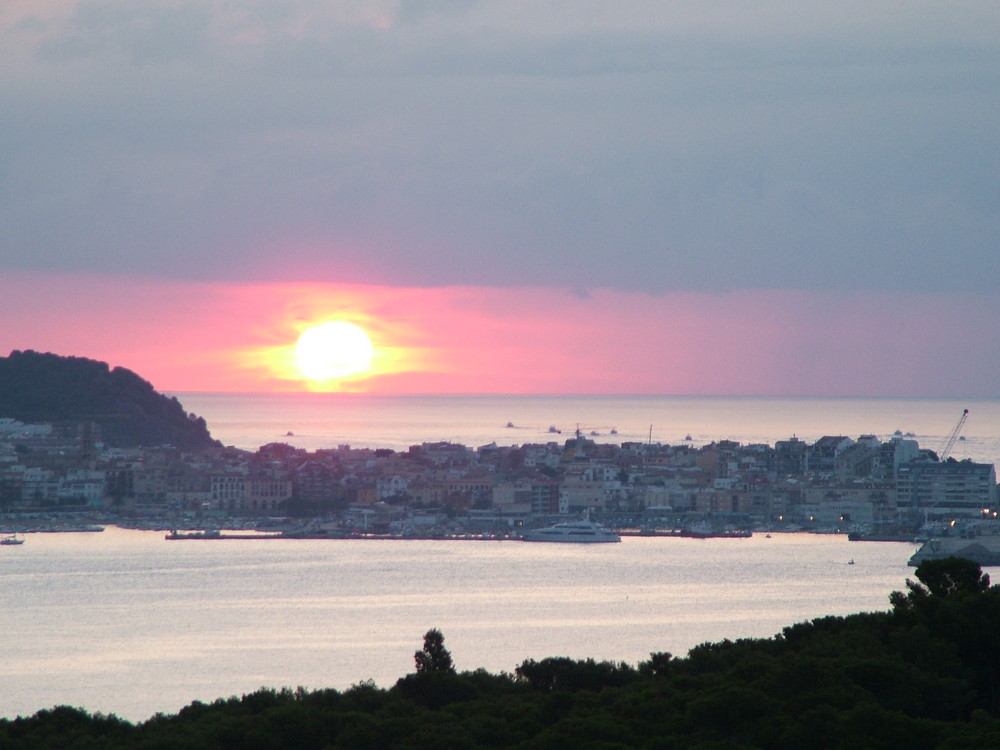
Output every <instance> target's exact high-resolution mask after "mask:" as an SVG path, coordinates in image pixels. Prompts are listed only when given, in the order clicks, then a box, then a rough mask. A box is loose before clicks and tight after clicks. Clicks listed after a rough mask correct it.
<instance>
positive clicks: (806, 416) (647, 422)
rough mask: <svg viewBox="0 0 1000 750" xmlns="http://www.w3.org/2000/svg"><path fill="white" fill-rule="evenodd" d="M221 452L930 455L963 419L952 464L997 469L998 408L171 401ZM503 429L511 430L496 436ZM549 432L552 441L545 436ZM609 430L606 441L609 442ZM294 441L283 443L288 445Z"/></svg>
mask: <svg viewBox="0 0 1000 750" xmlns="http://www.w3.org/2000/svg"><path fill="white" fill-rule="evenodd" d="M177 397H178V399H179V400H180V401H181V403H182V404H183V405H184V407H185V408H186V409H187V410H188V411H191V412H194V413H196V414H198V415H199V416H202V417H204V418H205V419H206V421H207V422H208V426H209V429H210V430H211V431H212V434H213V435H214V436H215V437H216V438H218V439H220V440H222V441H223V442H224V443H225V444H226V445H235V446H237V447H240V448H244V449H247V450H256V449H257V448H258V447H259V446H261V445H264V444H265V443H269V442H275V441H282V442H288V443H291V444H293V445H296V446H298V447H301V448H307V449H309V450H315V449H317V448H333V447H336V446H337V445H339V444H349V445H352V446H354V447H370V448H392V449H395V450H405V449H406V448H408V447H409V446H410V445H414V444H419V443H421V442H424V441H436V440H450V441H453V442H458V443H463V444H465V445H470V446H478V445H486V444H488V443H491V442H496V443H498V444H500V445H512V444H523V443H538V442H547V441H550V440H559V441H562V440H565V439H566V438H567V437H571V436H572V434H573V433H574V431H575V430H576V429H577V428H578V427H579V429H580V430H581V432H583V434H585V435H588V436H590V435H591V433H597V434H596V435H595V436H594V439H596V440H598V441H600V442H615V443H620V442H624V441H642V442H646V441H648V440H652V441H654V442H660V443H671V444H676V443H680V442H682V441H684V439H685V438H686V437H687V436H690V437H691V438H692V441H691V442H692V443H694V444H695V445H703V444H705V443H709V442H712V441H714V440H727V439H728V440H736V441H738V442H741V443H744V444H747V443H768V444H772V445H773V444H774V443H775V442H776V441H778V440H785V439H787V438H789V437H792V436H797V437H799V438H800V439H802V440H806V441H815V440H816V439H818V438H820V437H822V436H824V435H846V436H848V437H852V438H857V437H858V436H859V435H863V434H874V435H877V436H879V437H880V438H882V439H883V440H886V439H888V438H890V437H891V436H892V434H893V433H894V432H895V431H897V430H899V431H900V432H902V433H908V434H909V433H912V437H913V438H914V439H915V440H917V441H919V442H920V445H921V447H923V448H931V449H933V450H939V449H940V448H942V447H943V445H944V443H945V441H946V440H947V437H948V435H949V434H950V432H951V431H952V429H953V428H954V427H955V424H956V423H957V421H958V419H959V417H960V416H961V414H962V410H963V409H969V418H968V420H967V422H966V425H965V428H964V430H963V432H962V436H963V438H964V439H963V440H961V441H960V442H958V443H956V444H955V447H954V451H953V454H952V455H953V456H954V457H955V458H972V459H973V460H976V461H984V462H987V463H996V462H997V460H998V459H1000V400H968V401H958V400H950V399H881V398H863V399H854V398H778V397H773V398H750V397H735V396H734V397H683V396H375V395H369V394H343V393H304V394H267V395H248V394H199V393H180V394H177ZM508 423H511V424H512V425H513V426H512V427H507V426H506V425H507V424H508ZM550 427H555V428H556V429H558V430H560V431H561V434H553V433H550V432H549V428H550ZM612 430H614V431H615V434H612ZM289 432H291V433H293V434H292V435H288V434H287V433H289Z"/></svg>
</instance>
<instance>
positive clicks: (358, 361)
mask: <svg viewBox="0 0 1000 750" xmlns="http://www.w3.org/2000/svg"><path fill="white" fill-rule="evenodd" d="M374 355H375V348H374V347H373V346H372V342H371V339H370V338H368V334H367V333H365V332H364V330H363V329H362V328H361V327H359V326H356V325H355V324H354V323H348V322H346V321H342V320H331V321H327V322H325V323H319V324H317V325H314V326H310V327H309V328H307V329H305V330H304V331H303V332H302V333H301V334H300V335H299V338H298V341H297V342H296V343H295V363H296V366H297V367H298V369H299V372H300V373H301V375H302V377H303V378H306V379H307V380H312V381H316V382H323V381H328V380H337V379H339V378H348V377H352V376H355V375H361V374H364V373H365V372H367V371H368V369H369V368H370V367H371V364H372V357H373V356H374Z"/></svg>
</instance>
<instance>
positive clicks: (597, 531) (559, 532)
mask: <svg viewBox="0 0 1000 750" xmlns="http://www.w3.org/2000/svg"><path fill="white" fill-rule="evenodd" d="M621 540H622V538H621V537H620V536H618V534H616V533H615V532H613V531H611V530H610V529H606V528H605V527H603V526H601V525H599V524H596V523H594V522H593V521H591V520H590V519H589V518H585V519H583V520H582V521H564V522H562V523H556V524H553V525H552V526H546V527H544V528H541V529H532V530H530V531H526V532H524V533H523V534H521V541H524V542H569V543H576V544H595V543H600V542H620V541H621Z"/></svg>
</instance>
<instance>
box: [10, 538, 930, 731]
mask: <svg viewBox="0 0 1000 750" xmlns="http://www.w3.org/2000/svg"><path fill="white" fill-rule="evenodd" d="M913 549H914V547H913V545H908V544H896V543H861V542H854V543H852V542H848V541H846V539H845V538H844V537H843V536H814V535H805V534H774V535H773V536H772V537H771V538H767V537H765V536H764V535H755V536H754V537H753V538H751V539H735V540H730V539H709V540H694V539H673V538H671V539H665V538H660V539H650V538H626V539H625V540H624V541H623V542H622V543H621V544H611V545H593V546H592V545H545V544H530V543H522V542H470V541H394V540H339V541H325V540H266V541H265V540H259V541H241V540H224V541H166V540H165V539H164V538H163V535H162V534H161V533H156V532H145V531H131V530H122V529H117V528H113V527H112V528H108V529H107V530H105V531H104V532H102V533H89V534H86V533H84V534H75V533H73V534H34V535H29V536H28V538H27V541H26V542H25V544H23V545H21V546H20V547H2V548H0V550H2V553H0V600H2V601H3V602H4V606H3V608H2V609H0V628H2V631H3V644H4V645H3V658H2V659H0V684H2V685H3V686H4V687H3V690H2V691H0V715H3V716H7V717H11V716H14V715H19V714H20V715H27V714H31V713H34V712H35V711H36V710H38V709H41V708H46V707H49V706H52V705H56V704H68V705H76V706H81V707H83V708H86V709H87V710H89V711H94V712H98V711H99V712H103V713H115V714H118V715H119V716H123V717H126V718H129V719H133V720H142V719H145V718H147V717H149V716H151V715H152V714H153V713H155V712H158V711H163V712H170V713H173V712H175V711H177V710H178V709H180V708H181V707H183V706H184V705H187V704H188V703H190V702H191V701H193V700H196V699H198V700H203V701H211V700H214V699H215V698H217V697H228V696H230V695H239V694H242V693H245V692H249V691H253V690H255V689H257V688H259V687H261V686H270V687H282V686H289V687H296V686H299V685H302V686H305V687H308V688H320V687H335V688H338V689H343V688H347V687H349V686H350V685H351V684H354V683H357V682H360V681H362V680H365V679H369V678H371V679H374V680H375V681H376V682H377V683H378V684H379V685H382V686H390V685H391V684H392V683H393V682H394V681H395V680H396V679H397V678H399V677H401V676H402V675H404V674H406V673H408V672H411V671H413V653H414V652H415V651H416V650H418V649H419V648H420V646H421V644H422V637H423V634H424V633H425V632H426V631H427V630H428V629H429V628H431V627H438V628H440V629H441V630H442V631H443V632H444V634H445V640H446V645H447V646H448V647H449V649H450V650H451V652H452V655H453V656H454V659H455V662H456V665H457V666H458V668H459V669H475V668H477V667H484V668H486V669H488V670H490V671H493V672H499V671H503V670H506V671H511V670H513V669H514V668H515V667H516V666H517V665H518V664H519V663H521V662H522V661H523V660H524V659H526V658H529V657H531V658H543V657H545V656H557V655H564V656H571V657H577V658H585V657H595V658H598V659H613V660H624V661H628V662H631V663H636V662H638V661H640V660H642V659H645V658H648V656H649V654H650V652H653V651H670V652H671V653H674V654H678V655H682V654H684V653H686V652H687V650H688V649H689V648H691V647H692V646H695V645H697V644H698V643H702V642H705V641H718V640H721V639H724V638H739V637H749V636H760V637H769V636H771V635H774V634H775V633H777V632H779V631H780V629H781V628H782V627H783V626H785V625H788V624H791V623H794V622H799V621H802V620H806V619H809V618H812V617H816V616H821V615H825V614H849V613H852V612H857V611H865V610H867V611H871V610H885V609H888V595H889V593H890V592H891V591H893V590H895V589H902V588H903V586H904V580H905V578H906V576H907V575H912V571H911V570H910V569H908V568H907V567H906V561H907V559H908V558H909V556H910V555H911V554H912V552H913ZM851 559H853V560H854V561H855V564H853V565H850V564H848V563H849V560H851Z"/></svg>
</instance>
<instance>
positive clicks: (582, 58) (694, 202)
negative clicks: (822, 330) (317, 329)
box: [0, 0, 1000, 294]
mask: <svg viewBox="0 0 1000 750" xmlns="http://www.w3.org/2000/svg"><path fill="white" fill-rule="evenodd" d="M998 32H1000V13H998V12H996V10H995V9H993V8H991V6H989V5H982V4H977V3H964V4H959V5H957V6H956V5H955V4H950V5H949V6H948V7H947V8H945V7H943V6H940V4H937V3H930V2H916V3H907V4H905V5H903V4H900V3H897V2H888V1H883V2H874V3H838V4H832V5H831V4H826V5H817V6H815V7H813V6H808V7H806V6H803V7H794V8H790V7H789V6H788V5H787V4H785V3H770V2H765V3H754V4H752V5H747V4H746V3H737V2H717V3H699V4H694V3H690V4H689V3H662V2H652V1H650V2H639V1H636V2H623V3H613V4H609V3H603V2H579V1H577V2H556V1H554V0H553V1H549V2H527V0H509V1H506V2H503V1H497V2H487V1H485V0H484V1H482V2H473V1H471V0H470V1H469V2H462V1H460V0H455V1H453V2H446V3H420V2H405V1H402V0H384V1H377V0H373V1H370V2H365V1H363V0H355V1H354V2H342V3H328V2H321V1H320V0H293V1H292V2H287V1H286V2H278V1H277V0H267V1H265V0H248V1H247V2H241V3H230V2H223V1H222V0H218V1H216V2H166V1H165V0H150V1H149V2H143V3H140V4H136V3H134V2H126V1H125V0H107V1H105V2H93V1H90V0H79V1H72V0H48V1H47V2H42V0H38V1H37V2H30V3H29V2H12V3H4V4H3V5H2V6H0V91H2V92H3V93H0V107H2V108H3V111H4V113H5V116H4V118H3V120H2V121H0V141H2V142H3V143H4V144H5V148H4V152H3V156H0V225H2V226H3V227H4V228H5V231H4V232H3V233H2V236H0V269H6V270H9V271H39V272H55V271H78V272H82V273H98V274H100V273H121V272H125V273H128V274H132V275H135V276H138V277H153V278H155V277H159V278H167V279H175V280H206V281H214V282H225V281H234V282H235V281H254V280H263V279H268V280H273V279H280V280H283V281H286V282H289V283H291V282H296V281H301V280H303V279H322V280H326V281H330V282H353V283H362V284H391V285H400V286H404V287H433V286H438V287H441V286H465V285H469V286H477V287H484V286H497V285H499V286H505V287H514V286H530V285H537V286H543V287H548V288H552V287H565V288H588V287H593V286H602V287H612V288H618V289H622V290H641V291H646V292H651V293H669V292H676V291H684V290H691V291H700V292H728V291H734V290H741V289H783V290H796V289H811V290H842V291H847V290H877V289H889V290H893V291H895V292H899V293H906V292H919V293H929V292H935V291H942V292H944V291H947V292H951V293H954V294H967V293H985V292H989V291H991V289H992V280H991V279H992V276H991V269H992V267H993V265H994V263H995V259H994V258H995V247H994V238H995V237H996V236H997V234H998V230H1000V208H998V205H997V202H996V200H995V196H996V195H997V194H998V192H1000V184H998V181H1000V178H998V177H997V175H1000V163H998V162H1000V135H998V133H1000V128H997V125H998V121H1000V102H998V100H997V98H996V96H995V92H996V90H997V87H998V84H1000V80H998V78H1000V70H998V69H997V66H996V64H995V60H996V59H997V54H998V49H997V45H998V42H997V39H1000V33H998Z"/></svg>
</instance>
